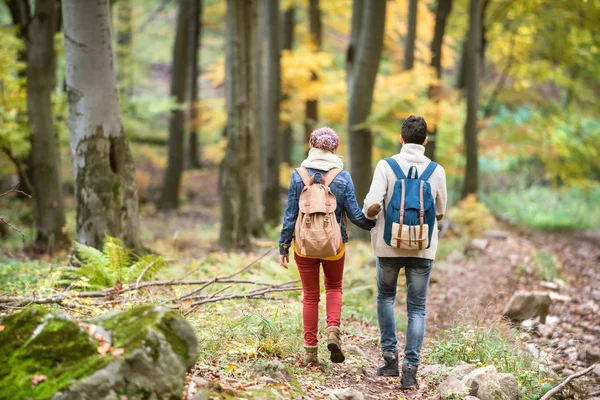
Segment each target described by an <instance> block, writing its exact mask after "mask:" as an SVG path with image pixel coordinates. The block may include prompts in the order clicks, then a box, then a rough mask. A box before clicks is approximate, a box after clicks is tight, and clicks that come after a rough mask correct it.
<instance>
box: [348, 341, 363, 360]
mask: <svg viewBox="0 0 600 400" xmlns="http://www.w3.org/2000/svg"><path fill="white" fill-rule="evenodd" d="M344 350H346V353H349V354H356V355H357V356H361V357H362V358H367V353H365V352H364V350H363V349H361V348H360V347H358V346H356V345H354V344H351V345H348V346H345V348H344Z"/></svg>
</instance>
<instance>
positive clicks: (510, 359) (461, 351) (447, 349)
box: [427, 318, 552, 400]
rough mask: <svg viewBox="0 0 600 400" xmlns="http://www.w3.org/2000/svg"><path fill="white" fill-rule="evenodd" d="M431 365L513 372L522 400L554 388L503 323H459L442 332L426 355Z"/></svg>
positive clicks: (515, 336)
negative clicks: (465, 364)
mask: <svg viewBox="0 0 600 400" xmlns="http://www.w3.org/2000/svg"><path fill="white" fill-rule="evenodd" d="M427 360H428V361H429V362H430V363H432V364H444V365H449V366H455V365H457V364H459V363H460V362H466V363H469V364H473V365H477V366H478V367H483V366H487V365H494V366H495V367H496V369H497V370H498V372H500V373H510V374H513V375H514V376H515V378H516V379H517V382H518V384H519V390H520V393H521V399H523V400H537V399H539V398H540V397H541V395H542V394H543V393H545V392H546V391H548V390H549V389H550V388H551V386H550V385H549V383H547V382H545V381H551V380H552V379H547V378H546V377H545V376H544V374H543V373H542V372H541V369H540V365H539V364H538V363H537V362H536V361H535V360H534V359H533V358H532V356H531V355H530V354H529V353H527V352H526V351H524V350H523V344H522V343H521V342H520V340H519V336H518V335H517V334H516V333H515V332H514V331H510V330H508V328H507V327H506V326H504V325H502V324H501V323H497V324H492V325H491V326H485V325H483V323H481V321H477V320H475V321H472V323H470V321H467V320H466V318H460V321H457V322H455V324H454V325H453V326H452V327H451V328H449V329H445V330H441V331H440V332H439V333H438V335H437V337H436V339H435V340H434V341H433V343H432V345H431V347H430V350H429V352H428V354H427Z"/></svg>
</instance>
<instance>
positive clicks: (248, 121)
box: [219, 0, 261, 248]
mask: <svg viewBox="0 0 600 400" xmlns="http://www.w3.org/2000/svg"><path fill="white" fill-rule="evenodd" d="M226 19H227V36H226V40H225V56H226V61H225V101H226V105H227V147H226V149H225V158H224V160H223V164H222V174H221V179H220V182H221V232H220V238H219V241H220V243H221V246H223V247H224V248H240V247H241V248H247V247H249V245H250V237H251V235H252V231H253V220H252V218H251V216H252V214H253V213H256V210H257V208H260V206H261V203H260V202H259V203H256V202H252V198H253V195H252V193H251V189H252V181H251V180H250V177H251V176H252V175H259V176H260V173H259V172H258V171H260V164H259V160H258V159H255V155H256V153H255V151H256V150H255V149H254V148H253V147H252V142H256V141H257V140H256V139H257V133H256V132H255V129H256V122H255V121H254V119H255V117H256V111H255V107H256V103H255V101H254V99H256V93H255V91H256V85H255V83H254V80H255V78H256V71H255V65H256V64H255V62H256V59H255V57H256V53H255V52H256V46H255V44H256V29H257V26H256V24H255V23H254V22H255V21H256V2H255V1H253V0H227V15H226ZM253 42H254V43H253ZM253 64H254V66H253Z"/></svg>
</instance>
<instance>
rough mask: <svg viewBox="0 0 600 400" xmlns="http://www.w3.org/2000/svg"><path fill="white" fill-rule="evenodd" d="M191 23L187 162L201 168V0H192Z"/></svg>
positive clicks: (193, 166) (191, 165)
mask: <svg viewBox="0 0 600 400" xmlns="http://www.w3.org/2000/svg"><path fill="white" fill-rule="evenodd" d="M192 16H193V23H192V29H191V35H192V38H191V41H190V44H191V48H190V119H191V121H190V141H189V149H188V151H189V154H188V164H189V167H190V168H201V167H202V161H201V156H200V154H201V152H200V144H199V142H198V126H199V124H200V113H199V110H198V107H199V104H198V63H199V60H198V56H199V53H200V43H201V40H202V0H194V9H193V12H192Z"/></svg>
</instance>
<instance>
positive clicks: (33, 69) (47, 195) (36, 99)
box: [27, 0, 67, 244]
mask: <svg viewBox="0 0 600 400" xmlns="http://www.w3.org/2000/svg"><path fill="white" fill-rule="evenodd" d="M59 13H60V9H59V8H58V4H56V3H55V2H53V1H45V0H36V2H35V13H34V16H33V18H32V20H31V22H30V24H29V27H28V29H27V33H28V39H29V40H28V46H27V47H28V48H27V51H28V56H27V58H28V60H29V62H28V63H27V114H28V117H29V126H30V128H31V176H32V184H33V187H34V197H33V198H34V201H35V225H36V231H37V232H36V242H37V243H39V244H51V243H52V242H65V241H66V240H67V237H66V235H65V234H64V232H63V227H64V226H65V222H66V221H65V212H64V207H63V197H62V192H61V182H60V164H59V161H58V160H59V158H58V146H57V144H56V132H55V130H54V120H53V118H52V101H51V94H52V90H54V87H55V86H56V52H55V51H54V33H55V32H56V25H57V22H58V14H59Z"/></svg>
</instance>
